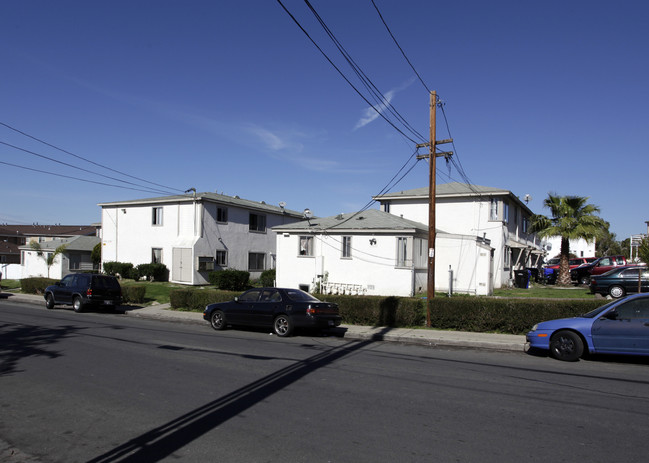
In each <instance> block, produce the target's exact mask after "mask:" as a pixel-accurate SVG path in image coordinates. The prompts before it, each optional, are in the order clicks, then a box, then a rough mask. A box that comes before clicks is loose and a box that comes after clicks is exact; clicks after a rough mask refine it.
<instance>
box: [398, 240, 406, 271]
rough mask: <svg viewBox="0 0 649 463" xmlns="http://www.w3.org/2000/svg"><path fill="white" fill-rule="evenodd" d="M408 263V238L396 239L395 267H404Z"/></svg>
mask: <svg viewBox="0 0 649 463" xmlns="http://www.w3.org/2000/svg"><path fill="white" fill-rule="evenodd" d="M407 263H408V238H406V237H397V267H406V265H407Z"/></svg>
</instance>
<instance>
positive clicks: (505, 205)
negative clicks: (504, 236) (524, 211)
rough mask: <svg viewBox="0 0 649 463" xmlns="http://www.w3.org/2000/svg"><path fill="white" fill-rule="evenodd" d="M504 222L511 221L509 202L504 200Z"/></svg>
mask: <svg viewBox="0 0 649 463" xmlns="http://www.w3.org/2000/svg"><path fill="white" fill-rule="evenodd" d="M503 223H509V203H508V202H507V201H503Z"/></svg>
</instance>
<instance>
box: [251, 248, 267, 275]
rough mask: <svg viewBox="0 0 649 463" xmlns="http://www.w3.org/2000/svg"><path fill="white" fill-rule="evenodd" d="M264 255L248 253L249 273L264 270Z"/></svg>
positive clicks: (261, 253)
mask: <svg viewBox="0 0 649 463" xmlns="http://www.w3.org/2000/svg"><path fill="white" fill-rule="evenodd" d="M265 263H266V254H264V253H263V252H251V253H248V270H250V271H251V272H258V271H260V270H265V267H264V265H265Z"/></svg>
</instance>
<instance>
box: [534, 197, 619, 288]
mask: <svg viewBox="0 0 649 463" xmlns="http://www.w3.org/2000/svg"><path fill="white" fill-rule="evenodd" d="M587 201H588V198H587V197H582V196H558V195H554V194H552V193H549V194H548V197H547V198H546V199H545V200H544V201H543V206H544V207H547V208H548V209H550V212H551V213H552V215H551V217H546V216H544V215H534V216H533V217H532V221H531V222H532V223H531V230H532V232H533V233H536V234H537V235H538V236H540V237H541V238H548V237H551V236H560V237H561V254H560V260H559V276H558V278H557V284H558V285H563V286H568V285H570V284H571V279H570V264H569V260H570V258H569V253H570V240H576V239H579V238H583V239H585V240H586V241H589V242H590V241H592V240H593V239H595V238H599V237H600V236H602V233H603V232H604V230H605V229H606V228H607V227H606V225H607V224H606V222H605V221H604V219H602V218H601V217H598V216H596V215H595V213H598V212H599V207H597V206H594V205H592V204H587V203H586V202H587Z"/></svg>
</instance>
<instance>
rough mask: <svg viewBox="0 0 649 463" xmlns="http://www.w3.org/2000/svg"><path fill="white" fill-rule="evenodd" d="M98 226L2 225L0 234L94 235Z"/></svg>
mask: <svg viewBox="0 0 649 463" xmlns="http://www.w3.org/2000/svg"><path fill="white" fill-rule="evenodd" d="M96 234H97V227H96V226H92V225H39V224H34V225H11V224H3V225H0V236H47V237H57V236H61V237H64V236H79V235H85V236H92V235H96Z"/></svg>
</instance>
